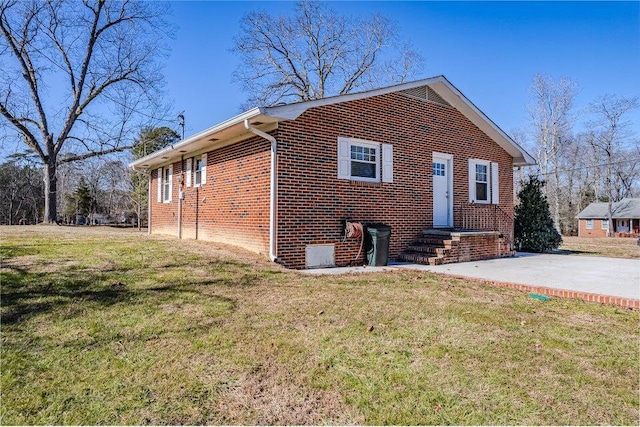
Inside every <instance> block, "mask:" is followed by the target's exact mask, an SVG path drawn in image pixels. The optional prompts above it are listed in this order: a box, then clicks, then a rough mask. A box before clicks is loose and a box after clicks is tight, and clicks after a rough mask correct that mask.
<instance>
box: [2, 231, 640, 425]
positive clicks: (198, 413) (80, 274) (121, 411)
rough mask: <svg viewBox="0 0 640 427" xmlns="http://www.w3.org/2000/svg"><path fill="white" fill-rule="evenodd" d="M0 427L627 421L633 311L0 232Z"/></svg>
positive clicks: (458, 284) (432, 280) (91, 239)
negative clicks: (21, 426) (7, 426)
mask: <svg viewBox="0 0 640 427" xmlns="http://www.w3.org/2000/svg"><path fill="white" fill-rule="evenodd" d="M0 232H1V233H2V244H1V246H0V251H1V253H2V268H1V270H0V280H1V298H2V300H1V306H2V307H1V310H2V311H1V314H2V331H1V338H2V358H1V364H2V365H1V367H2V379H1V381H2V405H1V409H0V416H1V421H2V424H636V423H637V422H638V420H639V417H640V413H639V409H638V408H639V407H640V401H639V398H638V393H637V390H638V387H639V386H640V381H639V378H638V371H639V370H640V354H639V350H638V342H639V335H640V334H639V332H638V331H639V330H640V328H639V326H640V316H639V313H638V312H635V311H630V310H624V309H620V308H616V307H609V306H599V305H594V304H587V303H584V302H581V301H574V300H564V299H552V300H551V301H548V302H541V301H537V300H533V299H531V298H528V297H527V294H526V293H523V292H518V291H514V290H510V289H501V288H494V287H491V286H488V285H486V286H485V285H481V284H478V283H477V282H467V281H464V280H461V279H453V278H447V277H442V276H438V275H435V274H427V273H422V272H392V273H381V274H367V275H344V276H337V277H313V276H306V275H302V274H299V273H296V272H292V271H286V270H284V269H281V268H279V267H278V266H276V265H274V264H269V263H267V262H266V261H264V260H263V259H262V258H259V257H257V256H254V255H251V254H248V253H244V252H241V251H240V250H237V249H235V248H232V247H229V246H224V245H219V244H214V243H205V242H193V241H177V240H175V239H168V238H160V237H148V236H146V235H140V234H136V233H135V232H132V231H130V230H115V231H114V230H107V231H104V230H102V231H100V230H96V229H91V228H87V229H78V228H64V227H3V228H0Z"/></svg>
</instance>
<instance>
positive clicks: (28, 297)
mask: <svg viewBox="0 0 640 427" xmlns="http://www.w3.org/2000/svg"><path fill="white" fill-rule="evenodd" d="M1 277H2V288H1V290H0V295H1V297H2V300H1V301H2V304H1V305H2V314H1V317H0V321H1V322H2V324H3V325H8V324H12V323H16V322H19V321H23V320H26V319H27V318H29V317H32V316H35V315H38V314H41V313H44V312H48V311H50V310H52V309H54V308H57V307H60V306H62V305H65V304H68V303H69V302H70V301H72V300H76V301H77V300H85V301H92V302H97V303H99V304H102V305H112V304H115V303H117V302H122V301H125V300H127V299H130V295H128V294H129V291H128V290H127V289H124V288H120V287H117V286H110V287H100V288H97V289H96V285H95V283H96V282H97V281H102V280H106V279H107V276H106V275H104V274H98V275H87V274H71V275H68V276H65V277H60V276H59V275H56V274H47V273H29V272H27V271H25V270H23V269H19V268H12V271H11V272H9V273H2V274H1ZM114 285H115V283H114Z"/></svg>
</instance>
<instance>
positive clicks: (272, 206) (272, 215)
mask: <svg viewBox="0 0 640 427" xmlns="http://www.w3.org/2000/svg"><path fill="white" fill-rule="evenodd" d="M244 127H245V128H246V129H247V130H249V131H251V132H253V133H254V134H256V135H258V136H260V137H262V138H264V139H266V140H268V141H270V142H271V184H270V187H271V191H270V196H269V259H270V260H271V261H273V262H275V261H276V260H277V258H278V256H277V255H276V195H277V192H276V185H277V177H276V154H277V152H278V151H277V150H278V143H277V141H276V139H275V138H274V137H273V136H271V135H269V134H268V133H266V132H263V131H261V130H260V129H256V128H254V127H253V126H251V125H250V124H249V119H244Z"/></svg>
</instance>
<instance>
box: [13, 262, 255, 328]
mask: <svg viewBox="0 0 640 427" xmlns="http://www.w3.org/2000/svg"><path fill="white" fill-rule="evenodd" d="M10 270H11V271H9V272H2V273H0V282H1V283H2V286H1V287H0V303H1V304H0V307H1V310H0V322H1V323H2V324H3V325H5V326H8V325H11V324H15V323H19V322H24V321H26V320H27V319H29V318H31V317H33V316H36V315H40V314H44V313H47V312H51V311H54V310H59V309H60V308H61V307H64V306H65V305H68V304H72V303H77V302H78V301H85V302H87V303H91V304H98V305H100V306H104V307H109V306H112V305H114V304H136V303H141V302H143V301H145V300H147V299H149V298H158V297H159V296H158V293H161V294H168V295H173V294H176V293H190V294H194V293H195V294H200V295H202V297H203V298H219V299H221V300H224V301H225V302H228V303H230V304H231V306H232V310H233V309H235V304H236V303H235V301H232V300H227V298H223V297H220V296H217V295H214V294H212V293H211V291H210V290H209V289H207V288H210V287H212V286H225V287H226V286H238V287H246V286H252V285H254V284H255V283H256V282H257V281H259V280H260V279H259V277H258V276H257V275H253V274H242V275H240V276H238V277H231V278H211V279H207V280H197V279H196V280H194V281H193V282H180V283H174V284H171V283H158V284H157V285H155V286H152V287H146V288H138V289H136V288H132V287H131V286H129V285H127V284H126V283H122V282H121V281H120V280H126V279H122V276H121V275H114V274H108V273H96V272H87V271H66V272H64V273H62V274H61V273H31V272H28V271H26V270H25V269H22V268H11V269H10ZM118 278H119V279H118ZM160 298H161V297H160Z"/></svg>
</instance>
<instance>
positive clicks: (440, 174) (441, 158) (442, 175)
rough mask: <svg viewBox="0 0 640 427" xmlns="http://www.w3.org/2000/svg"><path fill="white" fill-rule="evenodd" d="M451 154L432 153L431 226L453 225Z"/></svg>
mask: <svg viewBox="0 0 640 427" xmlns="http://www.w3.org/2000/svg"><path fill="white" fill-rule="evenodd" d="M452 166H453V156H452V155H450V154H443V153H433V162H432V167H431V174H432V176H433V226H434V227H452V226H453V185H452V183H453V181H452V177H453V170H452V169H453V168H452Z"/></svg>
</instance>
